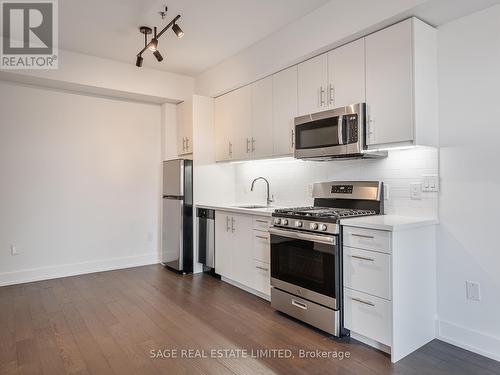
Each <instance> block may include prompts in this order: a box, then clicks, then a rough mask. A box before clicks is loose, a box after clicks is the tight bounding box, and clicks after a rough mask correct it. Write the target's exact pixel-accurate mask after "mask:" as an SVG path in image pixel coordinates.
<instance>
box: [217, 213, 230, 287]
mask: <svg viewBox="0 0 500 375" xmlns="http://www.w3.org/2000/svg"><path fill="white" fill-rule="evenodd" d="M232 250H233V235H232V232H231V215H229V214H228V213H227V212H223V211H215V272H216V273H218V274H219V275H221V276H225V277H228V278H231V277H232V276H233V275H232V262H233V253H232Z"/></svg>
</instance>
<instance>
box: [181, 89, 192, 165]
mask: <svg viewBox="0 0 500 375" xmlns="http://www.w3.org/2000/svg"><path fill="white" fill-rule="evenodd" d="M192 153H193V101H192V98H189V99H187V100H186V101H184V102H182V103H180V104H178V105H177V154H179V155H186V154H192Z"/></svg>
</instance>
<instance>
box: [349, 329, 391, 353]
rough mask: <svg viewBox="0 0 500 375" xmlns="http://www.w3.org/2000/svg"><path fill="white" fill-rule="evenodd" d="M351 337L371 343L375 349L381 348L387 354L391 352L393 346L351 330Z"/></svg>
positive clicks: (367, 343)
mask: <svg viewBox="0 0 500 375" xmlns="http://www.w3.org/2000/svg"><path fill="white" fill-rule="evenodd" d="M351 338H353V339H355V340H358V341H361V342H362V343H363V344H366V345H369V346H371V347H373V348H375V349H378V350H381V351H383V352H385V353H387V354H391V347H390V346H387V345H384V344H382V343H380V342H378V341H375V340H373V339H371V338H369V337H366V336H363V335H360V334H359V333H356V332H353V331H351Z"/></svg>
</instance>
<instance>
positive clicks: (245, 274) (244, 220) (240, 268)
mask: <svg viewBox="0 0 500 375" xmlns="http://www.w3.org/2000/svg"><path fill="white" fill-rule="evenodd" d="M252 226H253V225H252V217H251V216H249V215H235V214H233V215H232V217H231V230H232V234H233V242H232V252H233V258H232V279H233V280H234V281H236V282H239V283H240V284H243V285H247V286H250V285H251V281H252V272H253V241H252V240H253V229H252Z"/></svg>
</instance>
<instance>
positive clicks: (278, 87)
mask: <svg viewBox="0 0 500 375" xmlns="http://www.w3.org/2000/svg"><path fill="white" fill-rule="evenodd" d="M295 117H297V66H292V67H291V68H288V69H285V70H283V71H281V72H279V73H276V74H274V75H273V154H274V155H289V154H293V149H294V142H295V140H294V118H295Z"/></svg>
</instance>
